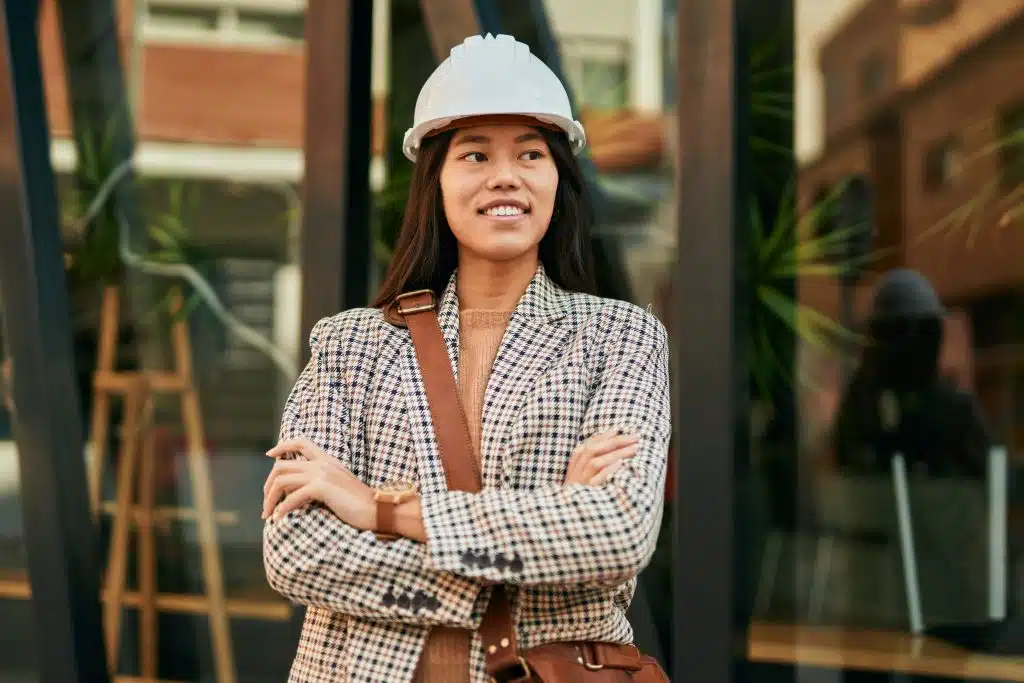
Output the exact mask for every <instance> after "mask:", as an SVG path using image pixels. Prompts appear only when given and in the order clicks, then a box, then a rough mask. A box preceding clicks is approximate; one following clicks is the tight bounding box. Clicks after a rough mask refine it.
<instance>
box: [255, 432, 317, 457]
mask: <svg viewBox="0 0 1024 683" xmlns="http://www.w3.org/2000/svg"><path fill="white" fill-rule="evenodd" d="M289 453H301V454H302V455H304V456H305V457H306V460H320V459H321V458H325V457H327V454H326V453H324V452H323V451H322V450H320V448H319V447H318V446H317V445H316V444H314V443H313V442H312V441H310V440H309V439H307V438H305V437H298V438H294V439H282V440H281V441H278V442H277V445H275V446H274V447H273V448H271V449H270V450H269V451H267V456H269V457H271V458H281V457H283V456H285V455H288V454H289Z"/></svg>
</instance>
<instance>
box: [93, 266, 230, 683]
mask: <svg viewBox="0 0 1024 683" xmlns="http://www.w3.org/2000/svg"><path fill="white" fill-rule="evenodd" d="M119 309H120V292H119V290H118V288H117V287H116V286H108V287H107V288H106V289H105V290H104V292H103V305H102V310H101V318H100V334H99V357H98V359H97V360H98V362H97V369H96V372H95V373H94V375H93V408H92V426H91V430H90V435H91V436H90V443H91V447H92V448H91V450H92V458H91V462H90V463H89V501H90V504H91V508H92V512H93V516H94V517H95V518H96V519H97V520H98V519H99V516H100V514H101V513H103V512H108V511H109V512H110V513H111V514H112V517H113V522H112V530H111V540H110V549H109V556H108V559H107V568H106V574H105V576H104V587H105V591H104V594H105V595H104V605H103V610H104V611H103V624H104V630H105V632H106V642H107V659H108V663H109V666H110V671H111V674H112V675H113V674H116V672H117V665H118V654H119V652H120V646H121V618H122V613H123V609H124V607H125V606H137V607H138V609H139V617H140V618H139V647H140V650H141V652H140V660H141V661H140V670H141V671H140V673H141V675H142V679H143V680H146V681H155V680H156V678H157V613H158V611H161V609H160V608H161V606H162V605H163V604H164V603H166V602H167V599H166V598H170V597H178V598H181V599H182V600H183V601H189V599H190V598H191V601H192V602H194V601H196V598H198V599H199V601H200V602H201V603H202V608H201V609H196V610H189V611H196V612H199V613H202V612H205V613H206V614H207V615H208V617H209V620H210V633H211V639H212V641H213V642H212V645H213V654H214V667H215V673H216V676H217V681H218V683H235V678H236V672H235V664H234V655H233V648H232V643H231V631H230V623H229V615H228V607H227V600H226V598H225V594H224V576H223V570H222V568H221V558H220V549H219V546H218V542H217V524H218V519H219V518H220V517H222V516H223V515H220V516H219V515H217V513H216V510H215V509H214V503H213V479H212V476H211V474H210V462H209V458H208V454H207V452H206V437H205V434H204V429H203V422H202V417H201V413H200V409H199V395H198V393H197V391H196V386H195V383H194V380H193V375H192V349H191V344H190V342H189V333H188V322H187V320H185V319H184V317H181V316H180V315H179V314H180V312H181V311H182V298H181V294H180V292H177V291H175V292H174V293H173V295H172V299H171V314H172V316H174V317H175V318H176V321H175V322H173V323H172V326H171V343H172V347H173V355H174V366H175V368H174V370H173V371H170V372H167V371H161V372H118V371H116V370H115V367H116V362H115V360H116V359H115V356H116V351H115V349H116V341H117V332H118V322H119ZM157 394H177V395H178V396H179V398H180V401H181V416H182V422H183V426H184V430H185V441H186V445H187V449H188V456H187V462H188V469H189V475H190V481H191V488H192V499H193V506H194V508H193V509H191V510H189V509H181V508H157V506H156V505H155V495H156V462H155V460H156V448H155V435H154V429H153V413H154V398H155V396H156V395H157ZM114 396H120V397H121V398H122V399H123V402H124V417H123V423H122V435H121V446H120V453H119V457H118V463H117V472H116V496H115V500H114V503H113V506H112V507H111V506H109V505H107V504H104V503H103V501H102V500H101V495H102V493H101V490H102V481H103V466H104V461H105V459H106V444H107V436H108V427H109V423H110V407H111V398H112V397H114ZM136 470H138V473H136ZM136 487H138V495H137V496H136V495H135V489H136ZM168 517H171V518H176V519H182V520H185V519H187V520H193V521H194V522H195V524H196V529H197V534H198V538H199V550H200V555H201V558H202V573H203V581H204V586H205V593H206V595H205V599H203V597H202V596H184V595H183V596H158V595H157V587H156V539H155V536H154V521H155V520H157V519H160V518H163V519H166V518H168ZM133 524H134V525H135V526H136V528H137V531H138V534H139V551H138V584H139V585H138V599H137V600H132V601H130V602H129V601H127V600H126V590H125V588H126V585H125V584H126V581H127V568H128V545H129V536H130V530H131V527H132V525H133Z"/></svg>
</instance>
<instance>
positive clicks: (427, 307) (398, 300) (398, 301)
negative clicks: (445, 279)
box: [395, 289, 437, 315]
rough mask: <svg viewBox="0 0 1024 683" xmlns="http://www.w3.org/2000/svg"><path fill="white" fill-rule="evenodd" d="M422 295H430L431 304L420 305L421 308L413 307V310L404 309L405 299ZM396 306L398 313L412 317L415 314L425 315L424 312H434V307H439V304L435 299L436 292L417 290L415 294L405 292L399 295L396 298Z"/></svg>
mask: <svg viewBox="0 0 1024 683" xmlns="http://www.w3.org/2000/svg"><path fill="white" fill-rule="evenodd" d="M421 294H429V295H430V303H429V304H420V305H419V306H413V307H412V308H402V301H403V300H404V299H410V298H412V297H414V296H420V295H421ZM395 305H396V306H397V308H398V313H399V314H401V315H412V314H413V313H423V312H424V311H432V310H434V307H435V306H436V305H437V302H436V300H435V299H434V292H433V291H432V290H429V289H417V290H416V291H414V292H404V293H402V294H399V295H398V296H396V297H395Z"/></svg>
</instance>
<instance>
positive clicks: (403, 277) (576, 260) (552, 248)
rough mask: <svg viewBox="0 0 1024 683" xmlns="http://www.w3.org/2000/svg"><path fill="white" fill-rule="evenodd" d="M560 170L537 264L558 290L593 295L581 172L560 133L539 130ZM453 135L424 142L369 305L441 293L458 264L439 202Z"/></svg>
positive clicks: (587, 208) (452, 237)
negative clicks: (398, 227) (399, 223)
mask: <svg viewBox="0 0 1024 683" xmlns="http://www.w3.org/2000/svg"><path fill="white" fill-rule="evenodd" d="M538 130H540V132H541V134H542V135H543V136H544V139H545V140H546V141H547V144H548V148H549V149H550V150H551V155H552V157H553V158H554V161H555V167H556V168H557V169H558V189H557V190H556V192H555V206H554V212H553V213H552V215H551V225H550V226H548V230H547V233H545V235H544V237H543V238H542V239H541V242H540V261H541V263H542V264H544V270H545V272H546V273H547V275H548V277H550V278H551V280H552V281H553V282H554V283H555V284H557V285H558V286H559V287H561V288H562V289H566V290H569V291H574V292H587V293H594V292H595V291H596V289H597V287H596V284H595V278H594V268H593V254H592V251H591V246H590V226H591V224H592V222H593V216H592V214H591V206H590V201H589V199H588V197H587V195H586V185H585V183H584V180H583V173H582V171H581V170H580V166H579V164H578V163H577V161H576V157H575V156H573V153H572V149H571V147H570V146H569V140H568V139H567V138H566V136H565V134H564V133H561V132H554V131H550V130H546V129H538ZM453 134H454V131H447V132H445V133H441V134H439V135H435V136H431V137H428V138H426V139H424V140H423V143H422V144H421V146H420V149H419V152H418V154H417V155H416V165H415V166H414V167H413V171H412V182H411V183H410V187H409V200H408V201H407V202H406V204H405V215H404V216H403V217H402V228H401V231H400V232H399V234H398V240H397V242H396V244H395V252H394V255H393V256H392V258H391V263H390V264H389V265H388V270H387V274H386V275H385V276H384V282H383V283H382V284H381V286H380V289H379V290H378V291H377V296H376V297H375V298H374V300H373V306H374V307H375V308H379V307H382V306H387V305H388V304H390V303H391V302H392V301H393V300H394V298H395V297H396V296H397V295H398V294H401V293H402V292H408V291H410V290H416V289H430V290H433V291H434V293H436V294H440V293H441V292H442V291H443V290H444V288H445V287H446V286H447V285H448V281H449V279H450V278H451V275H452V273H453V272H454V271H455V266H456V265H457V264H458V243H457V242H456V240H455V235H454V234H453V233H452V231H451V228H450V227H449V226H448V219H447V218H446V217H445V214H444V202H443V201H442V199H441V167H442V166H443V165H444V160H445V156H446V155H447V154H448V146H449V145H450V144H451V140H452V135H453Z"/></svg>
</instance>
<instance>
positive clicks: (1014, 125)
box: [998, 103, 1024, 204]
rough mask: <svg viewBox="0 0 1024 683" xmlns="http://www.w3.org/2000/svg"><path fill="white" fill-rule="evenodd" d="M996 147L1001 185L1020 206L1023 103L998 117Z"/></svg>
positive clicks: (1023, 158) (1023, 181)
mask: <svg viewBox="0 0 1024 683" xmlns="http://www.w3.org/2000/svg"><path fill="white" fill-rule="evenodd" d="M998 145H999V149H1000V154H999V166H1000V172H1001V178H1002V182H1003V185H1004V186H1005V187H1007V188H1008V189H1009V190H1010V191H1011V192H1012V193H1013V194H1011V196H1016V198H1017V203H1018V204H1020V201H1021V186H1022V185H1024V103H1015V104H1014V106H1012V107H1009V108H1007V109H1006V110H1005V111H1004V112H1003V113H1002V114H1001V115H1000V117H999V141H998ZM1014 191H1015V192H1014Z"/></svg>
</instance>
